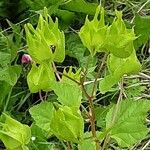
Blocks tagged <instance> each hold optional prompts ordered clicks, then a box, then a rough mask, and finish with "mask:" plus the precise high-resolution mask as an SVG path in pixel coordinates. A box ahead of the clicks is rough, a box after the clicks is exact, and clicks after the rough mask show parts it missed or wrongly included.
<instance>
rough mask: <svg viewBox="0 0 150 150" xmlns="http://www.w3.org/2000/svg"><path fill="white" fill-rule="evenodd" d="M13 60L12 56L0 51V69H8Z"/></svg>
mask: <svg viewBox="0 0 150 150" xmlns="http://www.w3.org/2000/svg"><path fill="white" fill-rule="evenodd" d="M10 60H11V55H10V54H9V53H6V52H1V51H0V67H6V66H7V65H8V64H9V63H10Z"/></svg>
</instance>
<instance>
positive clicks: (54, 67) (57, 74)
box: [52, 62, 61, 81]
mask: <svg viewBox="0 0 150 150" xmlns="http://www.w3.org/2000/svg"><path fill="white" fill-rule="evenodd" d="M52 65H53V69H54V71H55V73H56V76H57V78H58V80H59V81H61V78H60V76H59V73H58V72H57V69H56V66H55V63H54V62H53V63H52Z"/></svg>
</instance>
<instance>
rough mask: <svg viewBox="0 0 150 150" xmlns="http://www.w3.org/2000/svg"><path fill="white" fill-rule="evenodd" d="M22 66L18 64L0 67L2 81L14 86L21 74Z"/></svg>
mask: <svg viewBox="0 0 150 150" xmlns="http://www.w3.org/2000/svg"><path fill="white" fill-rule="evenodd" d="M20 73H21V67H20V66H18V65H15V66H9V67H5V68H0V81H5V82H7V83H8V84H10V85H12V86H14V85H15V84H16V82H17V80H18V78H19V76H20Z"/></svg>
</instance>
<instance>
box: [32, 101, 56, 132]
mask: <svg viewBox="0 0 150 150" xmlns="http://www.w3.org/2000/svg"><path fill="white" fill-rule="evenodd" d="M29 112H30V114H31V116H32V118H33V119H34V120H35V123H36V125H37V126H38V127H40V128H42V129H43V130H45V131H47V132H50V124H51V121H52V117H53V113H54V107H53V104H52V103H50V102H42V103H40V104H38V105H36V106H33V107H31V108H30V110H29Z"/></svg>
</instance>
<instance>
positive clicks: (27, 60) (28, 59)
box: [21, 54, 32, 64]
mask: <svg viewBox="0 0 150 150" xmlns="http://www.w3.org/2000/svg"><path fill="white" fill-rule="evenodd" d="M21 62H22V64H29V63H31V62H32V58H31V56H30V55H28V54H23V56H22V58H21Z"/></svg>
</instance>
